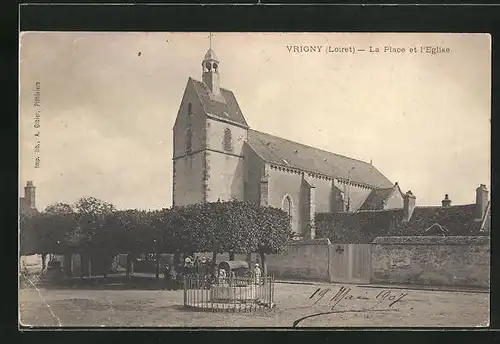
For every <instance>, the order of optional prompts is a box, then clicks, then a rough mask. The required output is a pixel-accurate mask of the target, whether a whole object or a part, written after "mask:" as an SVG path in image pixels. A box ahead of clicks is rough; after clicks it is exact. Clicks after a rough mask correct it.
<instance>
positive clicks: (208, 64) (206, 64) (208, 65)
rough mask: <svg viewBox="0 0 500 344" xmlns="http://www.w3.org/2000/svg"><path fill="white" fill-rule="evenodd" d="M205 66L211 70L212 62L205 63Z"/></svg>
mask: <svg viewBox="0 0 500 344" xmlns="http://www.w3.org/2000/svg"><path fill="white" fill-rule="evenodd" d="M205 68H206V69H207V70H208V71H209V72H210V71H211V70H212V64H211V63H210V62H207V63H205Z"/></svg>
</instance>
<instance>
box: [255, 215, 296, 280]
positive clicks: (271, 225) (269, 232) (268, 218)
mask: <svg viewBox="0 0 500 344" xmlns="http://www.w3.org/2000/svg"><path fill="white" fill-rule="evenodd" d="M257 207H258V208H257V214H258V215H257V217H256V219H255V220H256V225H257V230H256V232H257V240H258V244H257V252H258V253H259V255H260V260H261V263H262V268H263V269H264V275H267V266H266V259H265V258H266V254H276V253H280V252H282V251H283V250H284V249H285V248H286V246H287V244H288V242H289V240H290V238H291V237H292V230H291V226H290V217H289V216H288V214H287V213H285V212H284V211H283V210H281V209H278V208H273V207H261V206H257Z"/></svg>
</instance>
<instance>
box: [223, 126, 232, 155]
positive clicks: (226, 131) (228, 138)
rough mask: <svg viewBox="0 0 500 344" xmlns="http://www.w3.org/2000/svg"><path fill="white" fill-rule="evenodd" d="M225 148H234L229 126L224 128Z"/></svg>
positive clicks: (228, 149)
mask: <svg viewBox="0 0 500 344" xmlns="http://www.w3.org/2000/svg"><path fill="white" fill-rule="evenodd" d="M224 149H225V150H227V151H231V150H233V143H232V137H231V130H229V128H226V129H224Z"/></svg>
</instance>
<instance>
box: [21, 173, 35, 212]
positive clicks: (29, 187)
mask: <svg viewBox="0 0 500 344" xmlns="http://www.w3.org/2000/svg"><path fill="white" fill-rule="evenodd" d="M24 198H25V199H26V202H27V203H28V206H29V207H30V208H31V209H35V208H36V204H35V186H34V185H33V181H31V180H28V181H27V182H26V186H25V187H24Z"/></svg>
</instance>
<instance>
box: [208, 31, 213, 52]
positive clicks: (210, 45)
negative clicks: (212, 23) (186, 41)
mask: <svg viewBox="0 0 500 344" xmlns="http://www.w3.org/2000/svg"><path fill="white" fill-rule="evenodd" d="M213 36H214V34H213V33H211V32H210V33H209V34H208V40H209V49H212V37H213Z"/></svg>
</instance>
